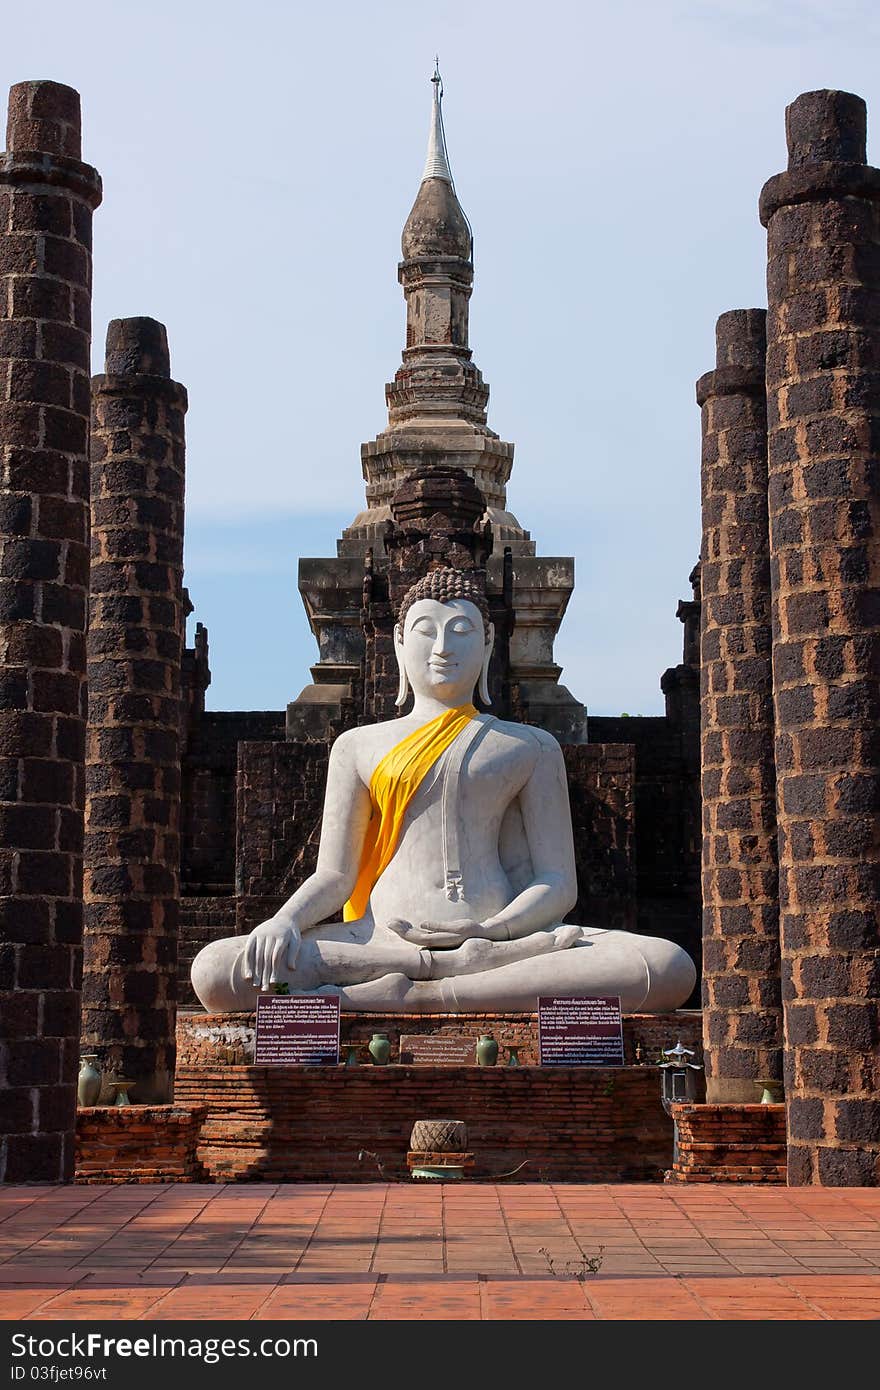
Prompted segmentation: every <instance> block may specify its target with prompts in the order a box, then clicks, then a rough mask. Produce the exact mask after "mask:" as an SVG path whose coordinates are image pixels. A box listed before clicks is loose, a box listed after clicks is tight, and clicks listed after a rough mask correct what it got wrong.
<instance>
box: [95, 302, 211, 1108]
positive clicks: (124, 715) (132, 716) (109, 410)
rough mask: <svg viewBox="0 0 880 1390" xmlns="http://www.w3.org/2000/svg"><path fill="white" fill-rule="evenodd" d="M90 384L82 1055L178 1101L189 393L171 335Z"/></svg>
mask: <svg viewBox="0 0 880 1390" xmlns="http://www.w3.org/2000/svg"><path fill="white" fill-rule="evenodd" d="M105 366H106V371H105V375H104V376H97V377H95V378H94V380H93V382H92V573H91V600H90V621H89V637H88V670H89V724H88V738H87V745H86V841H85V869H86V872H85V922H86V930H85V967H84V977H83V1047H84V1048H86V1046H87V1047H88V1050H89V1051H94V1052H97V1053H98V1054H99V1056H100V1058H101V1064H102V1068H103V1070H104V1072H105V1074H111V1073H112V1074H116V1075H119V1076H125V1077H126V1078H128V1079H130V1080H132V1081H135V1082H136V1083H137V1085H136V1087H135V1090H134V1098H135V1100H137V1101H141V1102H146V1101H166V1100H169V1099H170V1098H171V1095H172V1092H173V1086H174V1056H175V1049H174V1028H175V1021H176V1011H177V1002H176V1001H177V983H176V981H177V932H178V911H179V878H180V736H181V720H182V708H181V660H182V653H183V638H184V604H183V493H184V413H185V411H186V405H187V398H186V391H185V390H184V388H183V387H182V386H180V385H178V383H177V382H176V381H172V380H171V377H170V364H169V358H168V344H167V341H166V337H165V329H164V328H163V326H162V324H161V323H156V321H155V320H154V319H146V318H136V319H114V320H113V322H112V323H111V324H110V327H109V329H108V331H107V360H106V364H105Z"/></svg>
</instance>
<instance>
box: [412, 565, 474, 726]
mask: <svg viewBox="0 0 880 1390" xmlns="http://www.w3.org/2000/svg"><path fill="white" fill-rule="evenodd" d="M494 640H495V629H494V627H493V625H492V623H491V622H490V621H489V608H488V605H487V603H486V596H485V594H484V593H483V592H482V590H481V589H480V588H479V586H478V585H477V584H476V583H475V582H474V580H473V579H472V578H471V577H470V576H469V575H468V574H466V573H464V572H463V571H462V570H455V569H439V570H431V571H430V572H429V573H428V574H426V575H425V576H424V577H423V578H422V579H420V580H419V581H418V583H417V584H413V586H412V588H411V589H408V590H407V592H406V593H405V594H404V597H403V601H402V603H401V605H400V609H399V611H398V615H397V626H396V627H395V629H394V651H395V654H396V656H397V665H398V669H399V671H400V685H399V688H398V692H397V701H396V703H397V704H398V705H403V704H404V703H405V702H406V698H407V695H408V694H409V689H410V687H412V689H413V691H414V692H415V694H416V695H427V696H430V697H431V698H432V699H435V700H440V701H442V703H443V704H448V705H449V706H450V708H451V707H453V706H455V705H463V704H468V703H469V702H470V701H471V700H472V699H473V695H474V690H475V688H476V687H477V686H478V685H479V695H480V699H481V700H482V702H483V704H485V705H488V704H489V703H490V700H489V686H488V675H489V659H490V657H491V655H492V644H493V642H494Z"/></svg>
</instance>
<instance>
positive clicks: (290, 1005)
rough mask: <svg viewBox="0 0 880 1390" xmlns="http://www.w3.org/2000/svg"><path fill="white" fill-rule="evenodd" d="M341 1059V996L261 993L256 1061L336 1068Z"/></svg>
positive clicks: (258, 1064)
mask: <svg viewBox="0 0 880 1390" xmlns="http://www.w3.org/2000/svg"><path fill="white" fill-rule="evenodd" d="M338 1061H339V999H338V998H337V997H336V996H335V995H332V994H261V995H260V997H259V999H258V1000H257V1039H256V1049H255V1053H254V1063H255V1065H256V1066H258V1067H264V1066H299V1067H335V1066H336V1064H337V1063H338Z"/></svg>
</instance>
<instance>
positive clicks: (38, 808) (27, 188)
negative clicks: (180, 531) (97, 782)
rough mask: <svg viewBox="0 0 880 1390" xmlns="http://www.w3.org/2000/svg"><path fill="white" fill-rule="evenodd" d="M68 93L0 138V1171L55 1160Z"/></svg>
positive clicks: (79, 673)
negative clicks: (0, 143) (0, 144)
mask: <svg viewBox="0 0 880 1390" xmlns="http://www.w3.org/2000/svg"><path fill="white" fill-rule="evenodd" d="M100 201H101V180H100V178H99V177H98V174H97V173H96V172H95V170H94V169H92V168H90V167H89V166H88V165H87V164H83V163H82V162H81V160H80V109H79V96H78V95H77V93H76V92H74V91H72V90H71V88H70V87H63V86H60V85H59V84H58V83H55V82H23V83H20V84H19V85H18V86H15V87H13V88H12V90H11V92H10V96H9V125H8V129H7V151H6V153H5V154H3V155H0V942H2V944H0V990H2V998H0V1015H2V1023H3V1042H2V1044H0V1091H2V1099H0V1134H2V1138H0V1180H2V1179H4V1178H5V1180H6V1181H7V1182H29V1181H32V1182H59V1181H66V1180H68V1179H69V1178H70V1177H71V1176H72V1173H73V1132H74V1114H75V1106H76V1076H77V1070H78V1056H79V1004H80V1001H79V988H80V977H81V949H80V948H81V942H82V843H83V736H84V719H85V673H86V654H85V637H84V634H85V628H86V601H87V593H88V582H89V554H88V525H89V523H88V495H89V492H88V488H89V484H88V432H89V378H88V372H89V342H90V332H91V233H92V212H93V210H94V209H95V208H96V207H97V206H98V203H99V202H100Z"/></svg>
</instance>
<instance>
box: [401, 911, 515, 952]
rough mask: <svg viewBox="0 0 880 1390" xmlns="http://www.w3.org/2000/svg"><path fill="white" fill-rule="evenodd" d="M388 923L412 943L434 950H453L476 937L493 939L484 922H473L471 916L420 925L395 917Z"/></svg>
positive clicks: (486, 939) (405, 939) (483, 939)
mask: <svg viewBox="0 0 880 1390" xmlns="http://www.w3.org/2000/svg"><path fill="white" fill-rule="evenodd" d="M386 925H387V926H388V927H389V928H390V930H391V931H393V932H396V933H397V935H398V936H400V937H402V938H403V940H404V941H408V942H409V943H410V944H411V945H413V946H429V947H430V948H431V950H433V951H442V950H453V949H454V948H455V947H456V946H460V945H461V944H462V942H464V941H472V940H474V939H475V938H476V939H477V940H481V941H488V940H490V939H491V938H490V937H489V933H488V931H487V929H486V928H485V927H484V926H483V925H482V923H481V922H473V921H471V919H470V918H469V917H462V918H460V919H459V920H457V921H453V922H420V923H419V925H418V926H415V925H414V924H413V923H412V922H405V921H403V919H402V918H400V917H394V918H392V919H391V921H390V922H388V923H387V924H386Z"/></svg>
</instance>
